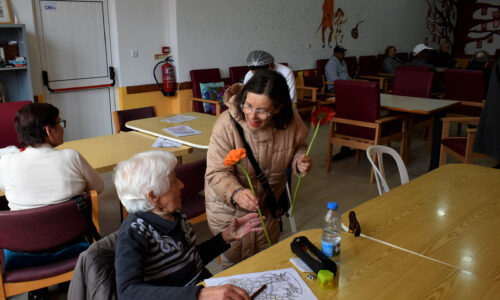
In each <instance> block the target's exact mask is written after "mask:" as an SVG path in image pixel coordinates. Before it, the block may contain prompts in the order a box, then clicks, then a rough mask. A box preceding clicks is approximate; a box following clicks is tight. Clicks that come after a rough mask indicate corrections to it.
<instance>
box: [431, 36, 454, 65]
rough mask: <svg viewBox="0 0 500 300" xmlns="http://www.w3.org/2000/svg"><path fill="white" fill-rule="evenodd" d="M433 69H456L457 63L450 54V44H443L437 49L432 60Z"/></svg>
mask: <svg viewBox="0 0 500 300" xmlns="http://www.w3.org/2000/svg"><path fill="white" fill-rule="evenodd" d="M433 64H434V67H443V68H456V67H458V65H457V61H456V60H455V59H454V58H453V55H452V54H451V53H450V44H449V43H448V42H444V43H442V44H441V46H440V47H439V52H438V53H437V54H436V56H435V57H434V59H433Z"/></svg>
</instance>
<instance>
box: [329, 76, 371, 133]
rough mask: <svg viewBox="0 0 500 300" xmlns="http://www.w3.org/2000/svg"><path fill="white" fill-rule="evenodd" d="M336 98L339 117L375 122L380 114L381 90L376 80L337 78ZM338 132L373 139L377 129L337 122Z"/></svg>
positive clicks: (336, 114)
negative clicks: (364, 80)
mask: <svg viewBox="0 0 500 300" xmlns="http://www.w3.org/2000/svg"><path fill="white" fill-rule="evenodd" d="M335 99H336V102H335V107H336V113H335V116H336V117H338V118H344V119H350V120H357V121H364V122H375V120H377V119H378V118H379V116H380V92H379V89H378V84H377V83H376V82H363V81H354V80H336V81H335ZM337 133H340V134H345V135H349V136H356V137H361V138H367V139H372V138H373V137H374V134H375V130H374V129H370V128H363V127H359V126H353V125H345V124H337Z"/></svg>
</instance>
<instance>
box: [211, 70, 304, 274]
mask: <svg viewBox="0 0 500 300" xmlns="http://www.w3.org/2000/svg"><path fill="white" fill-rule="evenodd" d="M224 101H225V104H226V106H227V107H228V110H227V111H225V112H224V113H222V114H221V115H220V117H219V119H218V120H217V122H216V123H215V125H214V128H213V130H212V137H211V139H210V145H209V147H208V153H207V172H206V177H205V178H206V179H205V194H206V211H207V219H208V225H209V227H210V230H211V231H212V233H213V234H217V233H219V232H222V231H223V230H224V229H225V228H226V227H227V226H228V225H229V224H230V222H231V221H232V219H233V218H237V217H240V216H243V215H245V214H247V213H249V212H251V211H255V210H257V207H260V209H261V211H262V214H263V215H264V216H265V217H266V224H267V229H268V232H269V235H270V238H271V241H272V243H273V244H274V243H276V242H277V241H278V239H279V220H278V219H277V218H273V217H272V216H271V212H270V211H269V208H268V206H267V204H266V193H265V191H264V189H263V187H262V185H261V184H260V182H259V181H258V179H257V177H256V174H255V170H254V168H253V167H252V164H251V163H250V161H249V160H248V158H245V159H243V160H242V162H241V163H242V164H243V166H244V167H245V169H246V170H248V172H249V174H250V178H251V180H252V183H253V185H254V187H255V192H256V194H257V197H255V196H254V195H253V194H252V192H251V190H250V189H249V185H248V181H247V179H246V177H245V175H244V174H243V172H242V171H241V169H240V168H239V167H236V166H234V167H231V168H230V169H228V168H227V167H225V166H224V158H225V157H226V155H227V153H228V152H229V151H230V150H231V149H236V148H243V147H244V144H243V140H242V138H241V136H240V134H239V133H238V130H237V128H236V126H235V124H234V121H233V120H232V118H234V119H235V120H236V121H237V122H238V124H239V125H240V126H241V127H242V128H243V132H244V136H245V139H246V141H247V142H248V144H249V146H250V148H251V149H252V152H253V154H254V156H255V159H256V160H257V162H258V164H259V166H260V168H261V169H262V171H263V173H264V174H265V175H266V177H267V180H268V182H269V185H270V187H271V190H272V192H273V194H274V197H275V199H278V198H279V196H280V195H281V193H282V192H283V191H284V189H285V185H286V174H285V171H286V169H287V168H291V169H292V170H293V171H294V172H295V173H298V172H303V173H307V172H308V171H309V170H310V169H311V167H312V160H311V159H310V158H308V157H305V152H306V148H307V143H306V138H307V127H306V126H305V125H304V123H303V122H302V120H301V119H300V117H299V115H298V114H296V113H294V112H293V110H292V105H291V101H290V94H289V92H288V86H287V83H286V80H285V79H284V78H283V76H281V75H280V74H278V73H277V72H274V71H270V70H260V71H258V72H257V73H256V74H255V75H254V76H253V77H252V79H251V80H250V81H249V82H248V83H247V84H246V85H245V86H243V85H242V84H235V85H233V86H231V87H230V88H229V89H228V90H227V91H226V93H225V95H224ZM231 117H232V118H231ZM267 247H268V245H267V242H266V237H265V235H264V233H263V232H258V233H257V232H256V233H250V234H248V235H247V236H245V237H244V238H242V239H241V240H238V241H234V242H233V243H231V249H230V250H228V251H226V252H225V253H224V254H223V255H222V264H223V267H225V268H226V267H229V266H231V265H233V264H235V263H238V262H240V261H242V260H244V259H246V258H248V257H250V256H252V255H253V254H255V253H258V252H259V251H261V250H263V249H265V248H267Z"/></svg>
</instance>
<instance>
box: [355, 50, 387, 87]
mask: <svg viewBox="0 0 500 300" xmlns="http://www.w3.org/2000/svg"><path fill="white" fill-rule="evenodd" d="M378 72H379V67H378V65H377V57H376V56H375V55H367V56H360V57H359V76H358V78H359V79H368V80H370V81H378V83H379V88H380V90H382V91H384V92H386V91H387V82H388V80H387V77H383V76H378V75H377V74H378Z"/></svg>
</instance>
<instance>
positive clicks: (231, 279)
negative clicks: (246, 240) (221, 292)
mask: <svg viewBox="0 0 500 300" xmlns="http://www.w3.org/2000/svg"><path fill="white" fill-rule="evenodd" d="M205 284H206V285H207V286H219V285H223V284H233V285H236V286H239V287H240V288H242V289H244V290H245V291H247V293H248V295H252V293H253V292H255V291H257V290H258V289H259V288H260V287H261V286H262V285H264V284H265V285H267V287H266V289H265V290H263V291H262V292H261V293H260V294H259V295H258V296H257V297H255V299H261V300H264V299H276V300H278V299H297V300H298V299H317V298H316V296H314V294H313V292H312V291H311V290H310V289H309V287H308V286H307V284H306V283H305V282H304V280H302V278H301V277H300V275H299V273H297V271H295V269H294V268H288V269H281V270H272V271H266V272H259V273H249V274H241V275H235V276H228V277H220V278H210V279H206V280H205Z"/></svg>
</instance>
